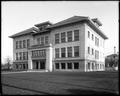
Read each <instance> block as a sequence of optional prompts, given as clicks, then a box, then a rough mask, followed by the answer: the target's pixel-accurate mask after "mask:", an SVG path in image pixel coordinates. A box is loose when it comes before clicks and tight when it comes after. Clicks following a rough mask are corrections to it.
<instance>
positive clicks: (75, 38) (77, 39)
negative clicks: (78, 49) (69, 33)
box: [74, 30, 79, 41]
mask: <svg viewBox="0 0 120 96" xmlns="http://www.w3.org/2000/svg"><path fill="white" fill-rule="evenodd" d="M74 41H79V30H74Z"/></svg>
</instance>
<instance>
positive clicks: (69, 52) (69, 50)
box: [67, 47, 72, 57]
mask: <svg viewBox="0 0 120 96" xmlns="http://www.w3.org/2000/svg"><path fill="white" fill-rule="evenodd" d="M67 51H68V57H72V47H67Z"/></svg>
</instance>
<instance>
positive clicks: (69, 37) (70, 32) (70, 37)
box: [67, 31, 72, 42]
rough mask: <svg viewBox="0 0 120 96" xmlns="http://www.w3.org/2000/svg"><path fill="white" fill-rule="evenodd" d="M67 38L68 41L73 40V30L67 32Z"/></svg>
mask: <svg viewBox="0 0 120 96" xmlns="http://www.w3.org/2000/svg"><path fill="white" fill-rule="evenodd" d="M67 40H68V42H71V41H72V31H68V32H67Z"/></svg>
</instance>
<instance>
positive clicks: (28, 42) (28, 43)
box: [27, 39, 30, 48]
mask: <svg viewBox="0 0 120 96" xmlns="http://www.w3.org/2000/svg"><path fill="white" fill-rule="evenodd" d="M28 47H30V39H27V48H28Z"/></svg>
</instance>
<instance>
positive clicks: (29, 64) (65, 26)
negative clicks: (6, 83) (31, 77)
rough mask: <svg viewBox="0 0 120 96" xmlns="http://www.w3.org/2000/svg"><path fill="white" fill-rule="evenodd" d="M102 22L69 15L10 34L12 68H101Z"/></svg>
mask: <svg viewBox="0 0 120 96" xmlns="http://www.w3.org/2000/svg"><path fill="white" fill-rule="evenodd" d="M99 26H102V23H101V22H100V21H99V20H98V19H97V18H94V19H90V18H89V17H83V16H73V17H71V18H68V19H66V20H63V21H61V22H58V23H56V24H52V23H50V22H49V21H47V22H43V23H40V24H36V25H34V27H32V28H29V29H27V30H24V31H22V32H19V33H17V34H14V35H12V36H10V37H11V38H13V58H14V68H15V69H27V70H46V71H102V70H105V60H104V59H105V58H104V42H105V39H107V37H106V36H105V35H104V34H103V32H102V31H101V30H100V28H99Z"/></svg>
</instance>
